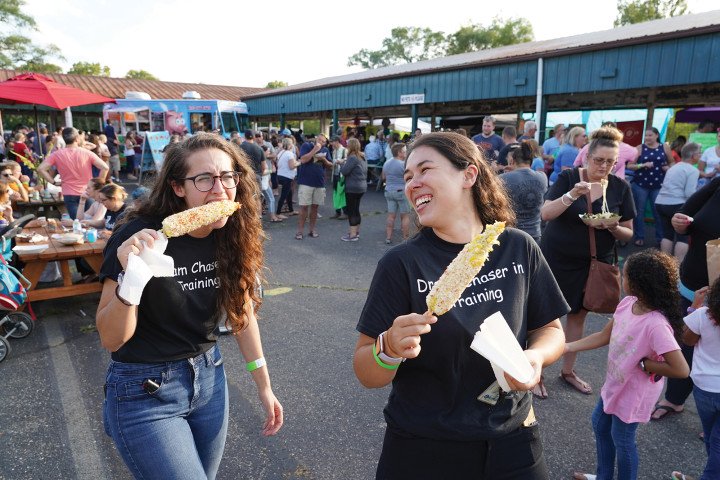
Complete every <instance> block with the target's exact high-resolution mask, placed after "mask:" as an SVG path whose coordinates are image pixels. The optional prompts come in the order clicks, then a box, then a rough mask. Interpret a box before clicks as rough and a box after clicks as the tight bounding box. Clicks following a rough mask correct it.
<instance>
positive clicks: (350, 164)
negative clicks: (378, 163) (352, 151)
mask: <svg viewBox="0 0 720 480" xmlns="http://www.w3.org/2000/svg"><path fill="white" fill-rule="evenodd" d="M367 169H368V166H367V162H366V161H365V159H363V158H360V157H356V156H355V155H350V156H349V157H348V158H347V160H346V161H345V163H344V164H343V165H342V166H341V167H340V173H342V174H343V175H344V176H345V191H346V192H347V193H365V192H366V191H367Z"/></svg>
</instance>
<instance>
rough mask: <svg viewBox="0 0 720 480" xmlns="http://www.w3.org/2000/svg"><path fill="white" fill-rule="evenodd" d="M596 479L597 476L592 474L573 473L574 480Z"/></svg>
mask: <svg viewBox="0 0 720 480" xmlns="http://www.w3.org/2000/svg"><path fill="white" fill-rule="evenodd" d="M596 478H597V475H593V474H592V473H580V472H573V479H574V480H595V479H596Z"/></svg>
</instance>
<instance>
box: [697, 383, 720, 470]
mask: <svg viewBox="0 0 720 480" xmlns="http://www.w3.org/2000/svg"><path fill="white" fill-rule="evenodd" d="M693 396H694V397H695V405H696V406H697V411H698V415H699V416H700V423H702V428H703V433H704V434H705V450H706V451H707V455H708V461H707V464H706V465H705V471H704V472H703V474H702V477H700V480H711V479H716V478H720V393H713V392H707V391H705V390H703V389H701V388H698V387H697V385H696V386H695V388H693Z"/></svg>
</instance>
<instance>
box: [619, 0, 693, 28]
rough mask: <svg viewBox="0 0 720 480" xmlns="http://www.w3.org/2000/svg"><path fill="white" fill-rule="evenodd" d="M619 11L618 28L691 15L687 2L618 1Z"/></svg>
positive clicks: (653, 0) (668, 0)
mask: <svg viewBox="0 0 720 480" xmlns="http://www.w3.org/2000/svg"><path fill="white" fill-rule="evenodd" d="M617 10H618V13H617V17H616V18H615V23H614V25H615V26H616V27H619V26H622V25H630V24H632V23H641V22H647V21H648V20H658V19H660V18H668V17H677V16H680V15H685V14H686V13H689V12H688V6H687V0H618V3H617Z"/></svg>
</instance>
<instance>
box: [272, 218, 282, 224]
mask: <svg viewBox="0 0 720 480" xmlns="http://www.w3.org/2000/svg"><path fill="white" fill-rule="evenodd" d="M281 222H282V219H281V218H275V219H271V220H270V223H281Z"/></svg>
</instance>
